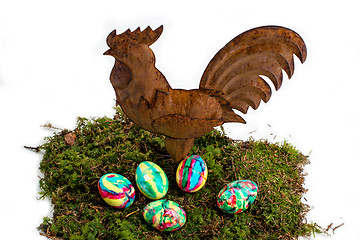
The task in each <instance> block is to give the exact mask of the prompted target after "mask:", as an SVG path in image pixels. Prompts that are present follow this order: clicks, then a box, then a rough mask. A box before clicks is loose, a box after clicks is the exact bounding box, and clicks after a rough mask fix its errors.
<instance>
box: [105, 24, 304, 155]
mask: <svg viewBox="0 0 360 240" xmlns="http://www.w3.org/2000/svg"><path fill="white" fill-rule="evenodd" d="M162 31H163V26H160V27H159V28H157V29H156V30H152V29H151V28H150V27H147V28H146V29H145V30H143V31H141V30H140V28H138V29H136V30H135V31H133V32H132V31H130V30H129V29H128V30H127V31H125V32H124V33H122V34H119V35H116V31H115V30H114V31H113V32H111V33H110V34H109V36H108V38H107V44H108V46H109V47H110V49H109V50H108V51H106V52H105V53H104V54H105V55H111V56H113V57H114V58H115V65H114V68H113V69H112V72H111V75H110V81H111V83H112V85H113V87H114V89H115V92H116V103H117V105H120V106H121V108H122V110H123V111H124V113H125V114H126V115H127V116H128V117H129V118H130V119H131V120H132V121H133V122H134V123H135V124H137V125H138V126H140V127H142V128H144V129H146V130H148V131H151V132H154V133H160V134H163V135H165V136H166V138H165V147H166V150H167V151H168V153H169V154H170V156H171V157H172V159H173V160H174V161H175V162H178V161H180V160H182V159H183V158H184V157H185V156H186V155H187V154H188V153H189V152H190V150H191V147H192V145H193V142H194V138H197V137H200V136H202V135H203V134H205V133H207V132H210V131H212V130H213V128H214V127H216V126H219V125H222V124H223V123H226V122H240V123H245V121H244V119H243V118H242V117H240V116H239V115H237V114H236V113H235V112H234V111H233V109H237V110H239V111H240V112H242V113H244V114H245V113H246V112H247V110H248V108H249V106H251V107H252V108H253V109H257V108H258V106H259V104H260V102H261V100H263V101H264V102H267V101H268V100H269V99H270V96H271V88H270V86H269V85H268V83H267V82H266V81H265V80H264V79H263V78H261V77H260V75H264V76H267V77H268V78H269V79H270V80H271V81H272V82H273V84H274V86H275V89H276V90H278V89H279V88H280V86H281V83H282V69H283V70H284V71H285V72H286V73H287V75H288V77H289V78H291V76H292V75H293V72H294V59H293V55H294V54H295V55H296V56H297V57H298V58H299V59H300V61H301V62H302V63H303V62H304V61H305V59H306V46H305V43H304V41H303V40H302V39H301V37H300V36H299V35H298V34H297V33H295V32H294V31H292V30H290V29H287V28H284V27H278V26H265V27H259V28H255V29H251V30H249V31H246V32H244V33H242V34H240V35H238V36H237V37H235V38H234V39H233V40H231V41H230V42H229V43H227V44H226V45H225V46H224V47H223V48H222V49H220V51H219V52H218V53H217V54H216V55H215V56H214V58H213V59H212V60H211V61H210V63H209V64H208V66H207V67H206V69H205V72H204V74H203V76H202V78H201V81H200V86H199V89H193V90H182V89H172V88H171V87H170V85H169V83H168V82H167V80H166V79H165V77H164V75H163V74H162V73H161V72H160V71H159V70H158V69H157V68H156V67H155V56H154V53H153V52H152V50H151V49H150V48H149V47H150V45H151V44H153V43H154V42H155V41H156V40H157V39H158V38H159V37H160V35H161V33H162Z"/></svg>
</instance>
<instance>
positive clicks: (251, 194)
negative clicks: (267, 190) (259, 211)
mask: <svg viewBox="0 0 360 240" xmlns="http://www.w3.org/2000/svg"><path fill="white" fill-rule="evenodd" d="M257 192H258V187H257V185H256V183H254V182H253V181H250V180H238V181H234V182H232V183H229V184H228V185H226V186H225V187H224V188H223V189H222V190H221V191H220V192H219V195H218V199H217V205H218V207H219V208H220V209H221V210H223V211H224V212H227V213H232V214H235V213H240V212H242V211H244V210H246V209H247V208H248V207H249V206H250V205H251V204H252V203H253V202H254V201H255V199H256V196H257Z"/></svg>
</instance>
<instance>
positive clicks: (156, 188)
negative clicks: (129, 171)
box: [135, 161, 169, 199]
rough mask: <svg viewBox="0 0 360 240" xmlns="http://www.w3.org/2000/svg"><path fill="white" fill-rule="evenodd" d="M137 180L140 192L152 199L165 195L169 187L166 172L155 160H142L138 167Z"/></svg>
mask: <svg viewBox="0 0 360 240" xmlns="http://www.w3.org/2000/svg"><path fill="white" fill-rule="evenodd" d="M135 182H136V185H137V186H138V188H139V190H140V192H141V193H142V194H144V195H145V197H147V198H150V199H160V198H162V197H164V196H165V195H166V193H167V191H168V188H169V181H168V179H167V177H166V175H165V172H164V171H163V170H162V169H161V168H160V167H159V166H158V165H157V164H155V163H153V162H147V161H145V162H142V163H140V164H139V166H138V167H137V168H136V173H135Z"/></svg>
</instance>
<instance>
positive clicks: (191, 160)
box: [176, 155, 208, 193]
mask: <svg viewBox="0 0 360 240" xmlns="http://www.w3.org/2000/svg"><path fill="white" fill-rule="evenodd" d="M207 176H208V169H207V166H206V163H205V161H204V160H203V159H202V158H201V157H200V156H198V155H192V156H189V157H187V158H185V159H184V160H182V161H181V162H180V164H179V166H178V168H177V170H176V182H177V184H178V186H179V187H180V188H181V189H182V190H184V191H185V192H189V193H191V192H196V191H198V190H200V189H201V188H202V187H203V186H204V185H205V182H206V179H207Z"/></svg>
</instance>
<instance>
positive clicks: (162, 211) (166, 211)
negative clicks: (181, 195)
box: [143, 200, 186, 232]
mask: <svg viewBox="0 0 360 240" xmlns="http://www.w3.org/2000/svg"><path fill="white" fill-rule="evenodd" d="M143 217H144V219H145V221H146V222H148V223H149V224H150V225H151V226H153V227H154V228H156V229H158V230H160V231H168V232H172V231H176V230H178V229H179V228H181V227H182V226H184V224H185V222H186V213H185V211H184V209H182V208H181V207H180V206H179V204H177V203H175V202H173V201H170V200H157V201H154V202H151V203H149V204H148V205H146V207H145V208H144V211H143Z"/></svg>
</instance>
